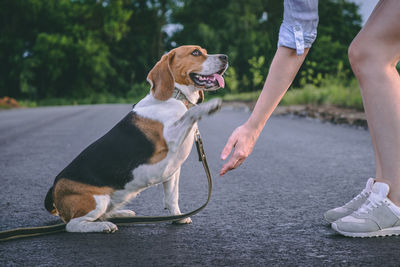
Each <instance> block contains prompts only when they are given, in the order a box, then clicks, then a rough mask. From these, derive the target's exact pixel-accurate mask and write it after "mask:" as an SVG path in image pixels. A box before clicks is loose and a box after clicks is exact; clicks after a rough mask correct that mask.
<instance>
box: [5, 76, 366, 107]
mask: <svg viewBox="0 0 400 267" xmlns="http://www.w3.org/2000/svg"><path fill="white" fill-rule="evenodd" d="M148 90H149V89H148V85H147V84H138V85H135V86H134V87H133V88H132V89H131V90H130V91H129V92H128V93H127V94H126V96H125V97H122V96H114V95H111V94H107V93H103V94H95V95H93V96H90V97H85V98H76V99H72V98H47V99H43V100H37V101H32V100H18V102H19V104H20V105H21V106H24V107H38V106H61V105H89V104H107V103H129V104H134V103H137V102H138V101H139V100H140V99H142V98H143V97H144V96H145V95H146V94H147V93H148ZM138 92H142V93H138ZM260 92H261V91H254V92H245V93H236V94H225V95H224V96H223V100H225V101H247V102H249V101H256V100H257V98H258V96H259V95H260ZM211 98H212V96H211ZM309 104H311V105H333V106H337V107H344V108H352V109H357V110H363V104H362V98H361V94H360V91H359V88H358V84H357V81H356V80H355V79H354V80H352V81H350V82H343V81H342V80H341V79H339V78H335V77H328V78H326V79H325V80H324V81H323V82H322V84H321V86H319V87H317V86H315V85H305V86H304V87H302V88H292V89H290V90H289V91H288V92H287V93H286V95H285V96H284V97H283V99H282V101H281V103H280V105H286V106H289V105H309ZM1 108H7V107H1V106H0V109H1Z"/></svg>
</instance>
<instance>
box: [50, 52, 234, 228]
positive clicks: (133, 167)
mask: <svg viewBox="0 0 400 267" xmlns="http://www.w3.org/2000/svg"><path fill="white" fill-rule="evenodd" d="M227 68H228V57H227V56H226V55H222V54H215V55H208V54H207V51H206V50H205V49H203V48H201V47H199V46H181V47H178V48H175V49H173V50H171V51H170V52H169V53H168V54H166V55H164V56H162V58H161V60H160V61H159V62H158V63H157V64H156V65H155V66H154V68H153V69H152V70H151V71H150V72H149V74H148V76H147V80H148V82H149V83H150V85H151V88H150V93H149V94H148V95H147V96H146V97H145V98H143V99H142V100H141V101H140V102H138V103H137V104H136V105H134V107H133V109H132V111H131V112H129V113H128V115H126V116H125V117H124V118H123V119H122V120H121V121H120V122H119V123H117V124H116V125H115V126H114V127H113V128H112V129H111V130H110V131H109V132H107V133H106V134H105V135H104V136H102V137H101V138H100V139H98V140H97V141H95V142H94V143H92V144H91V145H89V146H88V147H87V148H86V149H84V150H83V151H82V152H81V153H80V154H79V155H78V156H77V157H76V158H75V159H74V160H73V161H72V162H71V163H70V164H69V165H68V166H67V167H66V168H65V169H63V170H62V171H61V172H60V173H59V174H58V175H57V177H56V178H55V181H54V184H53V186H52V187H51V188H50V189H49V191H48V193H47V195H46V199H45V207H46V209H47V210H48V211H49V212H50V213H51V214H53V215H56V216H60V217H61V219H62V220H63V221H64V222H65V223H67V225H66V229H67V231H68V232H114V231H116V230H117V226H116V225H115V224H113V223H111V222H109V221H107V219H108V218H113V217H130V216H135V212H134V211H132V210H123V209H121V208H122V207H123V206H124V204H126V203H127V202H128V201H129V200H131V199H132V198H134V197H136V196H137V195H138V194H139V192H141V191H143V190H144V189H146V188H148V187H149V186H152V185H155V184H160V183H162V184H163V188H164V206H165V208H166V209H168V210H169V212H170V213H171V214H172V215H179V214H181V211H180V209H179V205H178V198H179V193H178V184H179V174H180V168H181V165H182V163H183V162H184V161H185V160H186V158H187V157H188V155H189V153H190V151H191V149H192V145H193V139H194V132H195V130H196V129H197V124H196V122H197V121H198V120H199V119H200V118H201V117H202V116H204V115H208V114H211V113H213V112H215V111H217V110H218V109H219V108H220V106H221V100H219V99H214V100H211V101H209V102H207V103H202V104H201V102H202V101H203V98H204V93H203V91H207V90H217V89H218V88H220V87H224V86H225V84H224V79H223V77H222V75H223V74H224V72H225V70H226V69H227ZM173 96H175V97H173ZM189 107H190V108H189ZM178 223H182V224H186V223H191V219H190V218H186V219H183V220H181V221H178Z"/></svg>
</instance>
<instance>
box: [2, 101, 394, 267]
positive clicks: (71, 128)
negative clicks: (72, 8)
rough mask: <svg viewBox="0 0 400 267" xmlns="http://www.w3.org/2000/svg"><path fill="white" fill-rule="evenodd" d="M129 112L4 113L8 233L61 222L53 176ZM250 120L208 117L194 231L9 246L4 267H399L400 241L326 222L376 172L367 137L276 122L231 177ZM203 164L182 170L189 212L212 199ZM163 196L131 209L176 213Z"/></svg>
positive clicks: (142, 199)
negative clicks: (236, 137) (224, 158)
mask: <svg viewBox="0 0 400 267" xmlns="http://www.w3.org/2000/svg"><path fill="white" fill-rule="evenodd" d="M129 110H130V106H129V105H96V106H77V107H49V108H35V109H15V110H8V111H1V112H0V183H1V185H0V188H1V189H0V190H1V191H0V231H1V230H6V229H9V228H15V227H24V226H39V225H45V224H50V223H58V222H60V221H59V220H58V219H57V218H56V217H53V216H51V215H50V214H48V213H47V211H45V209H44V207H43V199H44V196H45V194H46V192H47V190H48V188H49V187H50V185H51V184H52V182H53V179H54V177H55V176H56V175H57V174H58V172H59V171H60V170H61V169H62V168H63V167H65V166H66V164H68V163H69V162H70V161H71V160H72V159H73V158H74V157H75V156H76V155H77V154H78V153H79V152H80V151H81V150H82V149H83V148H84V147H86V146H87V145H88V144H90V143H91V142H92V141H94V140H95V139H97V138H98V137H100V136H101V135H102V134H104V133H105V132H106V131H107V130H108V129H110V128H111V127H112V126H113V125H114V124H115V123H116V122H117V121H119V120H120V119H121V118H122V117H123V116H124V115H125V114H126V113H127V112H128V111H129ZM248 116H249V113H248V112H246V111H243V110H230V109H223V110H222V111H220V112H219V113H217V114H215V115H213V116H211V117H207V118H204V119H203V120H202V121H201V123H200V130H201V133H202V136H203V139H204V143H205V149H206V152H207V156H208V161H209V164H210V168H211V171H212V173H213V176H214V191H213V196H212V199H211V202H210V204H209V206H207V208H206V209H205V210H204V211H202V212H201V213H199V214H197V215H195V216H194V217H193V218H192V219H193V224H191V225H184V226H175V225H171V224H169V223H162V224H154V225H132V226H121V227H119V231H117V232H116V233H114V234H98V233H91V234H73V233H61V234H56V235H49V236H42V237H35V238H28V239H21V240H15V241H10V242H5V243H0V266H14V265H15V266H22V265H24V266H95V265H96V266H265V265H289V264H290V265H302V266H304V265H307V266H309V265H363V266H365V265H375V266H376V265H381V264H383V265H385V266H390V265H393V266H395V265H397V266H398V265H399V261H400V253H399V251H400V238H398V237H390V238H388V237H385V238H369V239H353V238H345V237H341V236H339V235H337V234H335V233H334V232H333V231H332V230H331V229H330V227H329V225H328V224H327V223H326V222H325V221H324V220H323V213H324V211H326V210H327V209H330V208H332V207H335V206H338V205H341V204H343V203H344V202H346V201H348V200H350V199H351V198H352V197H353V196H354V195H355V194H357V193H358V192H359V191H360V190H361V189H362V188H363V187H364V185H365V182H366V180H367V178H368V177H369V176H371V175H373V174H374V164H373V155H372V148H371V143H370V139H369V134H368V132H367V131H366V130H364V129H358V128H355V127H349V126H338V125H332V124H329V123H321V122H318V121H316V120H309V119H304V118H297V117H291V116H283V117H273V118H271V119H270V121H269V122H268V125H267V127H266V128H265V129H264V131H263V133H262V135H261V136H260V139H259V140H258V143H257V145H256V148H255V150H254V151H253V154H252V155H251V157H250V158H249V159H248V160H247V161H246V162H245V164H244V165H243V166H242V167H241V168H239V169H237V170H235V171H233V172H230V173H228V174H227V175H226V176H224V177H223V178H220V177H218V171H219V169H220V167H221V166H222V162H221V161H220V160H219V153H220V151H221V150H222V148H223V146H224V144H225V142H226V139H227V137H228V136H229V134H230V133H231V131H232V130H233V129H234V128H235V127H236V126H238V125H239V124H240V123H242V122H244V121H245V120H246V118H247V117H248ZM196 156H197V155H196V152H195V149H193V150H192V154H191V156H190V157H189V159H188V160H187V161H186V162H185V164H184V165H183V170H182V176H181V186H180V188H181V189H180V192H181V194H180V196H181V197H180V206H181V210H182V211H189V210H192V209H194V208H197V207H199V206H200V205H201V204H202V203H203V202H204V201H205V199H206V195H207V186H206V178H205V175H204V173H203V170H202V166H201V164H200V163H199V162H198V161H197V157H196ZM162 195H163V194H162V186H157V187H153V188H150V189H148V190H146V191H144V192H143V193H142V194H140V196H139V197H138V198H136V199H135V200H133V202H132V203H131V204H130V205H129V208H132V209H133V210H135V211H136V212H137V214H138V215H162V214H165V213H166V212H165V211H164V210H163V206H162Z"/></svg>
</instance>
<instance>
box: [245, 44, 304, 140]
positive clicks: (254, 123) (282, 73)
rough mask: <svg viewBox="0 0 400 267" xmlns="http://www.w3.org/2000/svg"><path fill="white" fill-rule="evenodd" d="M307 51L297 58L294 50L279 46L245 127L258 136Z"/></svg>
mask: <svg viewBox="0 0 400 267" xmlns="http://www.w3.org/2000/svg"><path fill="white" fill-rule="evenodd" d="M308 50H309V49H305V51H304V54H303V55H300V56H298V55H297V54H296V50H294V49H291V48H287V47H283V46H280V47H278V49H277V51H276V53H275V56H274V59H273V60H272V63H271V66H270V69H269V73H268V76H267V79H266V81H265V84H264V88H263V90H262V92H261V94H260V96H259V98H258V100H257V103H256V106H255V107H254V110H253V112H252V114H251V116H250V118H249V119H248V120H247V122H246V125H247V126H248V127H249V128H252V129H253V130H254V131H256V132H257V134H259V133H260V132H261V131H262V129H263V128H264V125H265V123H266V122H267V120H268V118H269V117H270V116H271V114H272V112H273V111H274V109H275V108H276V106H277V105H278V103H279V101H280V100H281V99H282V97H283V95H284V94H285V92H286V91H287V89H288V88H289V86H290V84H291V83H292V82H293V79H294V78H295V76H296V74H297V72H298V70H299V68H300V66H301V64H302V63H303V61H304V59H305V57H306V55H307V53H308Z"/></svg>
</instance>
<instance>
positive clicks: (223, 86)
mask: <svg viewBox="0 0 400 267" xmlns="http://www.w3.org/2000/svg"><path fill="white" fill-rule="evenodd" d="M213 76H214V78H215V79H217V82H218V85H219V87H222V88H225V81H224V78H223V77H222V76H221V75H219V74H217V73H214V74H213Z"/></svg>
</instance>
